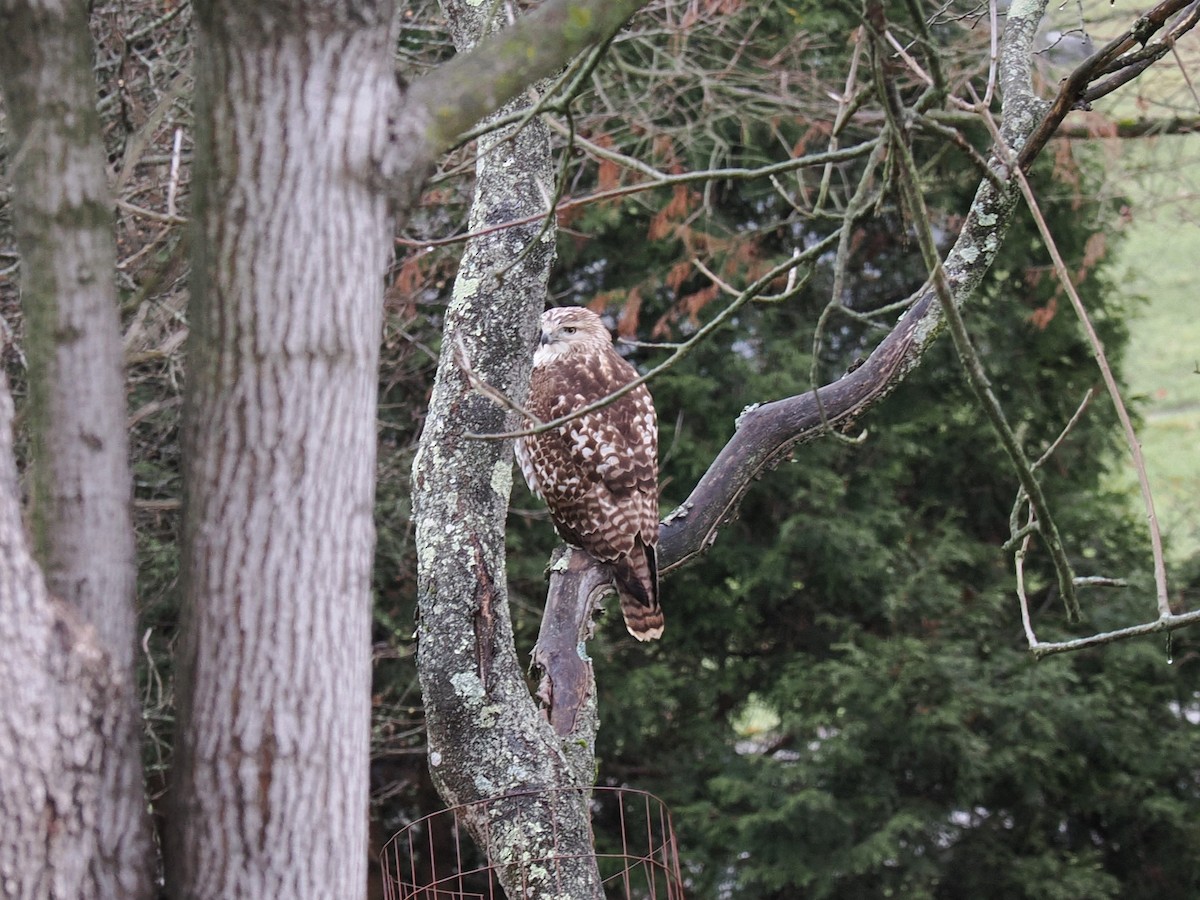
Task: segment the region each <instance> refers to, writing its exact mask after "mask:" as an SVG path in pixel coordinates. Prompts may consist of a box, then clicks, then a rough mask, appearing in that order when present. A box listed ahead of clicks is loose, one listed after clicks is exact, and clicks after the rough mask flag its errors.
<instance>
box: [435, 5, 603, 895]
mask: <svg viewBox="0 0 1200 900" xmlns="http://www.w3.org/2000/svg"><path fill="white" fill-rule="evenodd" d="M446 8H447V15H448V17H449V19H450V23H451V29H452V31H453V33H454V38H455V44H456V46H457V47H458V49H459V51H460V52H464V51H465V50H467V49H468V48H469V47H471V46H472V45H473V44H474V42H475V41H476V40H477V39H478V37H479V35H480V34H481V33H482V32H483V30H484V28H485V27H486V26H487V25H488V24H489V23H488V22H486V20H485V17H486V16H487V14H488V13H489V11H490V10H492V7H491V6H489V5H487V4H484V5H482V6H470V5H469V4H462V3H454V4H446ZM527 103H528V101H527V100H521V101H518V104H517V105H513V106H510V107H509V108H508V109H505V110H502V111H501V114H503V113H505V112H511V111H512V110H513V109H516V108H520V107H522V106H526V105H527ZM476 177H477V182H476V188H475V202H474V205H473V206H472V209H471V220H470V228H471V230H472V231H475V230H477V229H481V228H485V227H486V226H488V225H494V224H498V223H502V222H506V221H510V220H514V219H516V220H520V219H523V218H525V217H527V216H530V215H538V214H540V213H545V212H546V205H547V200H548V198H549V197H551V196H552V195H553V189H552V187H553V175H552V171H551V160H550V151H549V141H548V137H547V133H546V130H545V128H544V126H543V125H542V124H541V122H540V121H537V120H535V121H533V122H531V123H530V124H528V125H527V126H526V127H525V128H523V129H521V130H520V131H517V132H515V134H514V132H513V130H512V129H505V130H502V131H499V132H495V133H492V134H489V135H487V136H485V137H483V138H481V139H480V141H479V146H478V157H477V162H476ZM553 258H554V230H553V228H552V227H551V228H550V229H547V230H545V231H542V230H541V226H540V223H538V222H535V223H533V224H530V225H523V226H518V227H511V228H505V229H502V230H500V231H496V232H493V233H491V234H488V235H486V236H483V237H480V238H476V239H473V240H472V241H471V242H470V243H469V244H468V246H467V249H466V251H465V253H464V254H463V258H462V261H461V263H460V267H459V273H458V278H457V281H456V282H455V286H454V297H453V300H452V302H451V304H450V307H449V309H448V311H447V316H446V324H445V331H444V340H443V345H442V354H441V359H440V361H439V365H438V373H437V380H436V383H435V387H434V391H433V397H432V399H431V401H430V409H429V415H428V417H427V419H426V425H425V431H424V433H423V434H422V436H421V443H420V449H419V453H418V456H417V459H416V460H415V461H414V464H413V483H414V488H413V490H414V494H413V506H414V515H415V520H416V526H417V548H418V566H419V569H418V572H419V584H418V601H419V605H420V629H419V632H418V670H419V672H420V677H421V687H422V693H423V697H424V702H425V711H426V726H427V733H428V741H429V764H430V769H431V772H432V774H433V779H434V782H435V784H437V786H438V790H439V792H440V793H441V795H442V797H443V799H444V800H446V802H447V803H449V804H458V803H473V802H476V801H481V800H487V799H489V798H494V797H498V796H501V795H508V794H511V793H513V792H516V791H521V792H530V793H527V794H524V795H523V796H519V797H512V798H509V799H506V800H504V801H503V802H500V803H497V804H493V805H490V806H489V807H488V808H487V809H486V811H485V809H484V808H483V807H472V808H469V809H468V811H467V813H466V820H467V822H468V824H469V826H470V827H471V829H472V831H473V833H474V836H475V838H476V841H477V842H479V843H480V845H481V846H482V847H483V848H484V849H485V850H486V851H487V853H488V855H489V858H490V859H491V860H492V861H493V862H496V863H499V864H501V866H502V867H501V869H500V872H499V874H500V878H501V882H502V883H503V885H504V887H505V890H506V892H507V893H508V895H509V896H510V897H513V898H517V897H522V898H537V897H550V896H553V897H564V896H566V897H572V898H579V900H582V898H587V897H593V896H602V893H601V890H600V887H599V878H598V874H597V872H596V868H595V862H594V859H593V858H592V852H593V851H592V844H591V832H590V828H589V822H588V812H587V802H586V801H587V789H589V788H590V787H591V784H592V779H593V777H594V771H595V755H594V735H595V726H596V720H595V715H594V712H595V709H594V705H593V706H591V707H589V708H588V711H589V712H590V713H591V715H583V716H580V718H579V720H578V722H577V723H576V728H575V730H574V731H573V732H572V733H571V734H570V735H569V736H567V737H563V738H560V737H558V736H557V735H556V734H555V733H554V731H553V729H552V728H550V727H549V725H548V723H547V722H546V719H545V717H544V716H543V715H542V713H541V712H540V710H539V709H538V708H537V706H536V704H535V702H534V701H533V698H532V697H531V696H530V693H529V690H528V688H527V687H526V684H525V681H524V679H523V677H522V667H521V665H520V662H519V661H518V659H517V655H516V649H515V646H514V644H513V637H512V624H511V620H510V618H509V610H508V593H507V586H506V581H505V557H504V532H505V522H506V516H507V511H508V500H509V494H510V491H511V488H512V467H513V462H512V442H511V441H507V440H505V441H488V440H470V439H465V438H464V433H469V432H475V433H481V434H486V433H489V432H499V431H505V430H508V429H509V428H510V427H512V426H513V425H514V424H515V419H514V417H513V416H512V415H511V414H510V413H509V412H508V411H507V410H505V409H503V408H501V407H500V406H498V405H497V404H496V403H495V402H494V401H492V400H490V399H488V398H486V397H484V396H482V395H481V394H479V393H477V392H475V391H474V390H473V389H472V387H471V384H470V380H469V378H468V375H467V372H465V371H464V367H465V366H469V367H470V370H471V377H474V378H478V379H480V380H482V381H485V382H487V383H488V384H490V385H491V386H492V387H494V388H496V389H498V390H500V391H501V392H503V393H505V394H506V395H508V396H510V397H516V398H522V397H524V396H525V395H526V394H527V393H528V390H529V373H530V363H531V358H532V352H533V346H534V342H535V337H536V335H537V333H538V327H539V319H540V315H541V312H542V308H543V306H544V303H545V298H546V284H547V280H548V277H549V269H550V265H551V263H552V261H553ZM563 788H566V789H568V790H556V789H563ZM538 792H549V793H538ZM548 822H554V823H556V826H557V827H556V828H547V827H546V825H547V823H548Z"/></svg>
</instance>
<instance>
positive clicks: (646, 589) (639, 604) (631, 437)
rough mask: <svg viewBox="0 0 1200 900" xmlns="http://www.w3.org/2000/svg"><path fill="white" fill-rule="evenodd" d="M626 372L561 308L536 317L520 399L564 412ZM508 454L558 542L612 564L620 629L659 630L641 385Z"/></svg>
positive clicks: (586, 323)
mask: <svg viewBox="0 0 1200 900" xmlns="http://www.w3.org/2000/svg"><path fill="white" fill-rule="evenodd" d="M636 377H637V372H636V371H634V368H633V366H631V365H630V364H629V363H627V362H626V361H625V360H624V359H622V358H621V357H620V355H618V353H617V352H616V350H614V349H613V346H612V336H611V335H609V333H608V329H606V328H605V327H604V323H603V322H601V321H600V317H599V316H597V315H596V314H595V313H594V312H592V311H591V310H588V309H583V308H581V307H563V308H560V309H551V310H548V311H547V312H546V313H545V314H543V316H542V342H541V345H540V346H539V347H538V351H537V353H536V354H535V355H534V358H533V381H532V385H531V388H530V397H529V405H528V406H529V411H530V412H531V413H533V414H534V415H535V416H537V417H538V419H540V420H541V421H543V422H548V421H550V420H551V419H557V418H561V417H562V416H565V415H569V414H570V413H572V412H575V411H576V410H579V409H582V408H583V407H585V406H588V405H589V404H591V403H594V402H595V401H597V400H599V399H601V398H602V397H606V396H608V395H609V394H611V393H613V392H614V391H616V390H618V389H620V388H621V387H624V386H625V385H627V384H629V382H631V381H633V380H634V379H635V378H636ZM517 461H518V462H519V463H520V466H521V472H522V474H524V476H525V480H526V481H527V482H528V483H529V487H530V489H531V490H532V491H533V492H534V493H535V494H537V495H538V496H539V497H542V498H544V499H545V501H546V505H547V506H548V507H549V508H550V518H551V519H553V520H554V525H555V527H556V528H557V529H558V533H559V534H560V535H561V536H562V538H563V540H565V541H566V542H567V543H569V544H572V545H573V546H576V547H581V548H583V549H584V550H585V551H586V552H587V553H588V554H589V555H591V556H592V557H593V558H594V559H596V560H599V561H600V562H604V563H608V564H609V565H611V566H612V571H613V580H614V582H615V584H616V587H617V593H618V595H619V596H620V598H621V613H622V614H623V615H624V617H625V627H626V628H628V629H629V633H630V634H632V635H633V636H634V637H635V638H637V639H638V640H639V641H649V640H654V639H655V638H657V637H659V636H660V635H661V634H662V630H663V615H662V609H661V608H660V607H659V605H658V563H657V559H656V556H655V553H656V548H657V546H658V420H657V418H656V417H655V414H654V402H653V400H651V398H650V392H649V391H647V390H646V387H645V385H641V386H639V387H636V388H634V389H633V390H632V391H630V392H629V393H628V394H626V395H625V396H623V397H621V398H620V399H619V400H616V401H614V402H612V403H610V404H608V405H607V406H603V407H601V408H600V409H598V410H594V411H592V412H590V413H587V414H586V415H583V416H580V417H579V418H577V419H572V420H571V421H570V422H568V423H566V424H565V425H563V426H562V427H560V428H556V429H553V430H551V431H545V432H542V433H540V434H535V435H530V436H528V437H524V438H521V439H519V440H518V441H517Z"/></svg>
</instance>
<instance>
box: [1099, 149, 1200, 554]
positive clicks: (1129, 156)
mask: <svg viewBox="0 0 1200 900" xmlns="http://www.w3.org/2000/svg"><path fill="white" fill-rule="evenodd" d="M1124 156H1125V161H1127V162H1131V163H1133V164H1134V165H1131V167H1130V168H1131V170H1132V172H1133V173H1134V174H1133V176H1132V177H1131V178H1129V180H1128V181H1127V182H1126V184H1125V187H1126V190H1127V191H1128V193H1129V195H1130V199H1131V208H1132V214H1133V222H1132V223H1131V224H1130V226H1129V227H1128V229H1127V233H1126V240H1125V241H1124V243H1123V245H1122V246H1121V249H1120V251H1119V253H1118V257H1117V268H1118V271H1121V272H1123V273H1124V279H1123V283H1124V285H1125V286H1126V289H1127V290H1128V291H1129V292H1130V293H1131V294H1140V295H1142V296H1144V297H1146V298H1147V300H1148V302H1147V304H1146V305H1145V306H1143V307H1141V308H1140V309H1139V310H1138V312H1137V314H1136V315H1135V317H1134V319H1133V320H1132V321H1131V323H1130V326H1131V331H1132V341H1131V344H1130V348H1129V355H1128V357H1127V360H1126V365H1125V373H1126V377H1127V379H1128V381H1129V384H1130V388H1131V394H1132V397H1133V399H1134V402H1135V405H1136V406H1137V407H1138V409H1140V411H1141V413H1142V415H1143V418H1144V423H1143V425H1142V427H1141V429H1140V431H1139V436H1140V438H1141V441H1142V448H1143V452H1144V454H1145V457H1146V468H1147V472H1148V474H1149V476H1150V482H1151V489H1152V490H1153V492H1154V498H1155V505H1156V508H1157V512H1158V517H1159V521H1160V524H1161V526H1162V529H1163V533H1164V537H1165V538H1166V540H1167V542H1168V557H1169V559H1170V560H1171V561H1172V562H1175V563H1178V562H1182V561H1183V560H1184V559H1186V558H1188V557H1190V556H1192V555H1193V554H1196V553H1200V373H1198V371H1200V279H1198V278H1197V277H1196V274H1197V272H1198V271H1200V224H1197V223H1196V221H1195V219H1192V218H1190V216H1189V214H1190V213H1191V212H1192V211H1193V207H1194V205H1195V200H1194V198H1195V196H1196V194H1195V193H1194V192H1193V191H1192V190H1191V188H1190V185H1188V184H1186V183H1184V182H1183V181H1181V179H1180V176H1181V175H1182V174H1183V172H1184V170H1191V171H1192V172H1194V171H1196V168H1197V165H1198V164H1200V138H1198V137H1194V136H1193V137H1173V138H1160V139H1158V140H1157V141H1156V142H1154V143H1149V144H1144V145H1140V146H1134V147H1130V148H1128V149H1126V152H1125V154H1124ZM1127 399H1128V398H1127ZM1123 482H1125V483H1127V484H1128V486H1129V488H1130V491H1131V494H1133V495H1134V496H1133V497H1132V500H1133V502H1136V503H1138V508H1139V509H1140V508H1141V501H1140V499H1139V498H1138V497H1137V496H1136V481H1135V478H1134V475H1133V472H1132V470H1130V471H1129V473H1128V477H1127V479H1123Z"/></svg>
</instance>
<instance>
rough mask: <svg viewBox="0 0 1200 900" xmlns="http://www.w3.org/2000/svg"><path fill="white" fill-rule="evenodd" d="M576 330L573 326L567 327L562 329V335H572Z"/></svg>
mask: <svg viewBox="0 0 1200 900" xmlns="http://www.w3.org/2000/svg"><path fill="white" fill-rule="evenodd" d="M578 330H579V329H578V328H576V327H575V326H574V325H568V326H567V327H566V328H564V329H563V334H574V333H575V332H576V331H578Z"/></svg>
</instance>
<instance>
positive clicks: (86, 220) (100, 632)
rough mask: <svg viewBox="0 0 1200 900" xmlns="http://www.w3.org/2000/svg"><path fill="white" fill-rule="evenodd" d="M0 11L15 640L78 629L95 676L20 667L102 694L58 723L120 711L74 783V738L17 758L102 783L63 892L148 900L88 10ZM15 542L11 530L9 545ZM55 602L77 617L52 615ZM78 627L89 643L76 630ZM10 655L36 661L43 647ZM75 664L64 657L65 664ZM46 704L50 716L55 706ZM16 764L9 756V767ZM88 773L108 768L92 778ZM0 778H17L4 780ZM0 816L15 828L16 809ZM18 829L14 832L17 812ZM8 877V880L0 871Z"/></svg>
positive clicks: (39, 745) (107, 231)
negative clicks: (21, 362)
mask: <svg viewBox="0 0 1200 900" xmlns="http://www.w3.org/2000/svg"><path fill="white" fill-rule="evenodd" d="M0 12H2V13H3V18H4V27H3V28H2V29H0V88H3V91H4V95H5V100H6V103H7V107H8V111H9V116H10V122H11V126H12V138H13V148H12V149H13V156H12V158H13V170H12V182H13V201H14V203H13V205H14V211H15V218H16V227H17V240H18V246H19V248H20V251H21V295H22V304H23V308H24V312H25V320H26V330H27V335H28V341H27V346H26V355H27V358H28V360H29V407H28V413H29V424H30V434H31V439H32V440H31V449H32V453H31V462H30V472H29V475H30V479H29V480H30V484H31V494H32V503H31V523H32V531H33V543H34V549H35V551H36V555H37V558H38V561H39V562H40V563H41V568H42V572H43V573H44V578H45V583H44V585H43V584H42V574H41V573H36V572H35V571H34V570H33V568H32V563H30V565H29V566H26V565H25V558H24V557H23V556H21V557H20V559H17V558H14V559H12V560H10V562H11V563H12V565H13V567H14V568H13V569H12V570H10V573H11V574H13V575H14V576H15V575H16V573H18V572H20V573H21V574H20V578H21V579H22V580H23V581H22V583H21V584H20V585H19V587H20V591H21V595H22V596H24V597H25V598H26V600H27V601H28V603H32V604H34V607H35V608H28V607H25V604H21V606H22V607H23V609H22V615H23V616H28V617H29V618H24V619H21V620H18V630H19V631H20V632H21V633H23V634H27V635H29V636H30V637H31V638H34V639H35V644H36V645H40V646H43V647H45V636H44V635H42V636H41V637H40V638H37V637H36V635H38V634H39V632H38V630H37V629H38V627H49V626H48V622H49V621H50V620H54V621H59V622H66V621H67V620H68V619H70V620H71V621H72V622H73V623H75V624H71V625H70V626H65V625H64V626H63V627H65V628H67V629H68V631H70V632H71V633H72V634H73V635H75V637H73V638H72V640H77V641H80V642H82V643H81V644H80V646H81V647H82V646H84V645H86V646H87V648H88V649H87V650H86V652H85V654H84V655H86V656H87V663H86V664H81V663H80V661H79V660H75V661H74V663H72V661H71V660H70V659H48V658H45V659H43V658H39V657H37V656H36V655H34V656H32V657H30V658H29V659H28V660H27V661H28V662H29V663H30V664H31V665H34V666H36V667H38V668H39V669H40V670H41V671H39V672H38V675H37V677H43V678H49V679H51V681H54V682H55V688H54V690H55V691H56V692H59V693H69V692H70V690H71V689H72V688H71V686H70V685H68V684H67V683H66V682H62V681H55V679H57V678H59V677H63V676H65V675H66V674H67V672H68V671H69V672H71V673H72V675H73V676H78V677H80V678H83V679H92V678H95V679H99V681H98V682H97V683H85V682H81V683H79V684H76V685H74V690H76V691H78V692H79V696H78V697H75V698H73V699H72V698H68V697H66V696H61V697H60V700H61V701H62V702H63V703H64V704H65V706H64V708H63V709H62V710H60V711H61V712H62V713H63V714H64V715H67V714H68V711H69V710H72V709H74V710H75V711H76V712H80V711H81V710H82V708H83V707H81V706H79V704H80V703H83V704H85V705H86V704H87V703H112V704H114V706H115V708H113V709H101V708H97V707H92V708H91V709H90V712H89V713H88V715H95V716H99V717H100V718H101V719H102V720H103V721H104V722H106V723H108V725H107V727H109V728H111V729H115V730H109V731H106V732H105V733H104V735H103V740H104V743H103V745H102V749H101V748H100V747H97V746H93V749H92V752H89V753H86V754H84V753H82V752H81V754H80V755H78V756H77V757H76V761H75V762H73V763H71V764H70V765H71V766H72V767H78V769H79V770H78V771H76V772H74V773H73V774H68V773H65V772H57V771H55V769H54V768H53V766H54V765H62V764H63V763H64V758H63V756H62V754H63V753H64V750H65V748H60V747H59V743H60V742H61V741H62V740H63V738H64V736H65V733H64V732H61V731H58V730H56V729H54V728H50V729H49V730H46V731H40V732H38V733H37V736H36V738H37V739H36V740H35V741H33V742H32V743H30V744H28V745H27V746H22V747H18V748H15V752H17V753H18V754H20V753H28V754H30V756H29V758H30V760H32V761H36V762H38V763H41V766H40V771H37V770H35V772H36V774H35V772H30V773H29V774H30V776H31V777H33V778H35V779H40V778H44V779H45V780H46V782H47V783H51V782H54V783H57V782H58V781H59V779H60V778H63V779H65V782H64V783H63V784H62V785H61V786H56V787H55V792H58V791H60V790H61V791H65V794H62V795H61V796H65V797H67V798H72V797H74V796H76V795H75V794H74V793H73V790H74V788H73V787H71V786H70V785H71V784H72V783H73V782H74V780H75V779H81V778H86V779H87V780H89V781H91V780H93V779H94V780H95V782H96V783H95V784H93V785H92V786H91V787H90V788H89V789H88V790H87V791H81V792H80V794H79V795H78V796H79V798H80V800H79V802H81V803H83V802H84V798H86V802H87V803H88V804H90V805H85V806H83V807H81V808H80V809H78V810H76V811H73V812H69V811H67V810H66V809H59V811H58V813H57V814H58V815H64V816H72V815H77V816H79V817H80V818H81V820H83V821H90V822H91V825H90V826H89V827H90V828H91V829H93V830H94V834H89V835H88V836H87V837H86V839H83V841H82V844H81V846H79V847H76V848H74V849H75V850H76V851H77V852H80V853H82V851H83V845H94V850H95V854H94V855H92V856H90V857H87V856H82V857H81V859H82V861H83V862H82V863H81V865H83V866H84V869H85V870H86V874H84V875H83V876H82V880H80V881H75V880H74V876H71V877H67V878H66V881H65V882H64V883H73V884H77V886H78V892H77V893H75V894H74V895H76V896H92V897H134V898H136V897H143V896H147V895H148V894H149V893H150V890H151V883H150V864H151V844H150V836H149V823H148V820H147V817H146V801H145V796H144V791H143V788H142V770H141V753H140V739H141V730H140V722H139V720H138V716H137V714H136V710H137V697H136V692H135V658H134V633H135V615H134V601H133V597H134V583H135V577H136V571H135V565H134V543H133V522H132V515H131V508H130V501H131V497H130V492H131V489H130V485H131V479H130V473H129V448H128V440H127V437H126V430H125V388H124V382H123V372H122V363H121V340H120V331H119V326H118V320H117V300H116V287H115V283H114V280H113V271H114V269H115V266H116V247H115V244H114V241H113V236H112V227H113V215H112V198H111V197H110V195H109V190H108V183H107V180H106V176H105V168H104V144H103V139H102V136H101V131H100V121H99V117H98V116H97V115H96V110H95V107H96V84H95V81H94V79H93V76H92V49H91V35H90V33H89V32H88V23H87V16H86V11H85V9H84V7H83V6H81V5H79V4H77V3H65V2H58V0H56V2H48V3H38V4H30V3H24V2H9V0H5V2H3V3H0ZM4 427H5V428H7V427H8V425H7V423H6V424H5V426H4ZM7 439H8V436H7V435H6V436H5V441H6V443H7ZM10 463H11V460H10V459H5V460H4V464H5V465H9V464H10ZM17 496H18V495H13V499H14V502H15V498H16V497H17ZM19 537H20V527H19V520H18V523H17V528H16V530H15V531H13V532H12V533H11V534H10V535H9V540H10V541H17V540H18V538H19ZM13 552H18V551H16V550H15V549H14V551H13ZM17 587H18V585H14V589H16V588H17ZM47 591H48V592H49V594H51V595H52V596H53V597H55V598H57V599H58V600H62V601H65V603H66V604H67V606H68V607H70V610H71V612H70V613H69V614H68V612H66V611H65V610H62V609H61V608H59V607H58V605H57V604H56V603H54V602H52V601H47V599H46V596H45V594H46V592H47ZM8 599H9V600H10V601H11V600H13V599H15V598H14V597H13V596H9V597H8ZM38 616H49V617H50V620H48V619H45V618H42V619H40V620H38ZM35 621H40V622H41V626H37V625H36V624H35ZM85 622H86V623H87V624H88V625H89V626H90V627H91V628H92V629H94V633H93V634H89V635H85V634H84V631H85V630H86V629H84V630H81V626H82V623H85ZM28 629H33V631H29V630H28ZM6 646H10V647H19V649H20V651H21V652H29V651H30V650H31V647H32V646H34V645H30V644H24V643H22V644H7V643H6ZM46 649H47V650H48V651H49V652H54V651H52V650H49V648H48V647H46ZM66 652H67V655H68V656H70V654H71V652H72V651H66ZM59 667H63V668H59ZM16 671H18V672H19V671H20V670H19V669H17V670H16ZM56 672H57V674H55V673H56ZM3 683H5V684H9V685H11V684H13V683H14V682H13V681H11V680H7V679H6V680H5V681H4V682H3ZM18 696H21V694H20V693H19V692H18ZM27 696H33V697H38V696H39V695H38V693H36V692H34V693H32V694H29V695H27ZM51 696H52V695H47V696H45V697H44V698H41V703H42V704H45V705H46V706H51V705H52V704H54V702H55V701H53V700H52V699H51ZM85 697H87V698H90V699H88V700H85V699H84V698H85ZM12 712H13V714H14V715H17V716H19V715H21V712H20V711H19V710H17V711H12ZM26 712H29V710H26ZM75 724H76V725H78V724H79V723H78V722H76V723H75ZM63 727H66V725H65V724H64V726H63ZM95 739H96V735H94V734H88V735H86V736H85V737H81V740H86V741H87V742H88V743H89V744H91V743H92V742H93V741H94V740H95ZM13 751H14V748H11V747H8V746H0V754H4V755H7V753H9V752H13ZM88 766H98V767H99V768H96V769H94V770H92V771H90V772H88V771H85V770H86V768H87V767H88ZM4 769H5V771H6V772H7V771H12V769H11V767H10V766H8V765H5V766H4ZM39 802H40V801H39ZM51 802H53V801H51ZM5 810H6V816H5V818H6V819H8V821H7V823H6V824H8V825H10V826H11V825H12V824H13V819H12V818H11V817H9V816H8V815H7V812H8V807H7V806H5ZM27 812H28V810H27ZM14 815H16V817H17V818H18V819H19V818H20V813H19V812H18V813H14ZM76 838H79V836H78V835H76ZM30 861H31V858H30V859H26V860H25V861H24V862H30ZM71 865H72V866H73V865H74V863H72V864H71ZM47 874H48V875H49V876H50V877H51V879H52V880H55V879H56V878H57V875H51V874H50V873H47ZM59 874H63V873H59ZM3 877H7V873H5V872H4V870H3V869H2V868H0V879H2V878H3ZM64 877H65V876H64Z"/></svg>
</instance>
